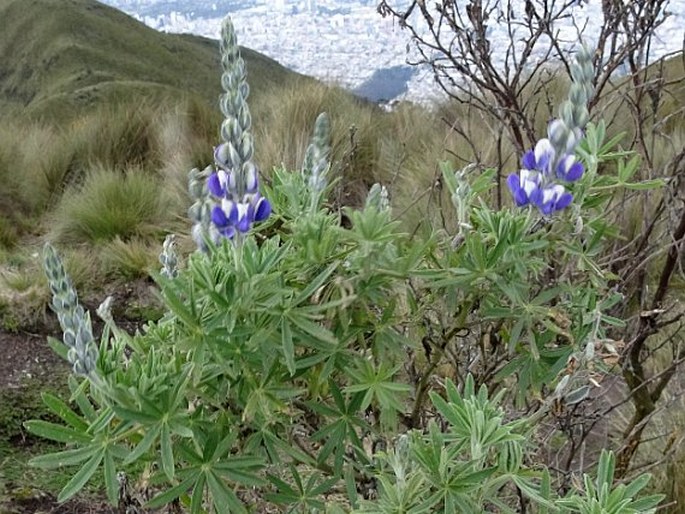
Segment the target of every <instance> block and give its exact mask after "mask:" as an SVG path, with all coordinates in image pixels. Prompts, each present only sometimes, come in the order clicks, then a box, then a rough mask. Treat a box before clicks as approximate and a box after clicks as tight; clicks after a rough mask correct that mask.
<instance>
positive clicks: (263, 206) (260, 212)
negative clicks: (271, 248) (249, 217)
mask: <svg viewBox="0 0 685 514" xmlns="http://www.w3.org/2000/svg"><path fill="white" fill-rule="evenodd" d="M270 214H271V204H270V203H269V200H267V199H266V198H263V197H260V198H259V199H258V200H257V203H256V204H255V212H254V221H255V222H257V223H258V222H260V221H264V220H265V219H267V218H268V217H269V215H270Z"/></svg>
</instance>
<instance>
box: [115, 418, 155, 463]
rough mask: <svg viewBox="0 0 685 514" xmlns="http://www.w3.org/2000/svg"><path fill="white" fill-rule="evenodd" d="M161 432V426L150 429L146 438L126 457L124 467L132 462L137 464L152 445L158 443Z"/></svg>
mask: <svg viewBox="0 0 685 514" xmlns="http://www.w3.org/2000/svg"><path fill="white" fill-rule="evenodd" d="M160 432H161V426H160V425H156V426H153V427H151V428H150V429H148V430H147V432H146V433H145V436H144V437H143V439H142V440H141V441H140V443H138V446H136V447H135V448H134V449H133V451H132V452H131V453H130V454H129V455H128V457H126V460H124V465H128V464H131V463H132V462H135V461H136V460H138V459H139V458H140V457H141V456H142V455H143V454H144V453H145V452H147V451H148V450H149V449H150V447H151V446H152V444H153V443H154V442H155V441H156V439H157V437H158V436H159V433H160Z"/></svg>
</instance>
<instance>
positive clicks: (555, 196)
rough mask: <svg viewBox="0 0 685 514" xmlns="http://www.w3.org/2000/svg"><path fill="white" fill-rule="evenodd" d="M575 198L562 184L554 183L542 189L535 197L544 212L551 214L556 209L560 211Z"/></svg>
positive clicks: (536, 202)
mask: <svg viewBox="0 0 685 514" xmlns="http://www.w3.org/2000/svg"><path fill="white" fill-rule="evenodd" d="M572 200H573V195H572V194H571V193H569V192H568V191H566V189H564V186H562V185H560V184H552V185H549V186H547V187H545V188H543V189H542V191H541V193H540V194H539V195H538V197H537V198H536V199H535V204H536V205H537V206H538V208H539V209H540V212H542V213H543V214H546V215H549V214H552V213H553V212H554V211H560V210H562V209H564V208H565V207H568V205H569V204H570V203H571V201H572Z"/></svg>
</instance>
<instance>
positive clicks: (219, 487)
mask: <svg viewBox="0 0 685 514" xmlns="http://www.w3.org/2000/svg"><path fill="white" fill-rule="evenodd" d="M207 485H208V486H209V492H210V493H211V494H212V503H214V507H215V508H216V512H240V513H247V509H245V507H244V506H243V504H242V503H240V500H238V497H237V496H236V495H235V493H234V492H233V491H231V490H230V489H229V487H228V486H227V485H226V483H225V482H224V481H223V480H222V479H221V477H219V476H217V475H215V474H214V473H211V472H210V473H207Z"/></svg>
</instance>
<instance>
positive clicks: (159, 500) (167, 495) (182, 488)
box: [145, 471, 199, 509]
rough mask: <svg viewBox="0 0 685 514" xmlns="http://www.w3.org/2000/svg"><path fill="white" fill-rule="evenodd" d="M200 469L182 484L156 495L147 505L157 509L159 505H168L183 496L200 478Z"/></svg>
mask: <svg viewBox="0 0 685 514" xmlns="http://www.w3.org/2000/svg"><path fill="white" fill-rule="evenodd" d="M198 475H199V471H198V472H196V473H193V474H191V475H190V476H188V478H186V479H185V480H183V482H181V483H180V484H178V485H176V486H174V487H172V488H171V489H168V490H167V491H164V492H163V493H161V494H158V495H157V496H155V497H154V498H153V499H152V500H150V501H149V502H148V503H147V504H146V505H145V506H146V507H147V508H150V509H156V508H158V507H161V506H163V505H166V504H167V503H170V502H171V501H173V500H175V499H176V498H178V497H179V496H181V495H182V494H183V493H185V492H187V491H188V489H189V488H190V486H191V484H192V483H193V482H194V481H195V480H196V479H197V478H198Z"/></svg>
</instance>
